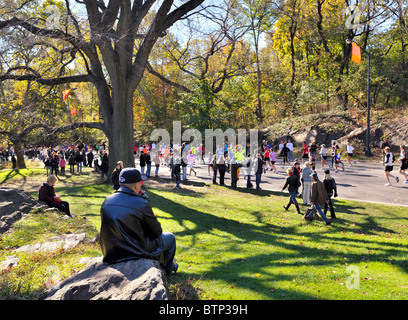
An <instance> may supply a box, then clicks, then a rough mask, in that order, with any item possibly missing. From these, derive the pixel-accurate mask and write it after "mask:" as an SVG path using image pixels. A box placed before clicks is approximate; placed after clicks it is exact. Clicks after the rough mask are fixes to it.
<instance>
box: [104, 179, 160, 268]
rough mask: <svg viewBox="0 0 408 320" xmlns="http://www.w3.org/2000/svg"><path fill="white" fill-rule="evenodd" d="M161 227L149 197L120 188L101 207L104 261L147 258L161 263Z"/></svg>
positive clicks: (113, 261)
mask: <svg viewBox="0 0 408 320" xmlns="http://www.w3.org/2000/svg"><path fill="white" fill-rule="evenodd" d="M161 234H162V227H161V225H160V222H159V221H158V220H157V218H156V216H155V215H154V214H153V210H152V207H151V206H150V203H149V201H148V200H147V199H145V198H143V197H142V196H140V195H136V193H135V192H134V191H133V190H130V189H128V188H125V187H120V188H119V190H118V191H117V192H115V193H113V194H111V195H110V196H108V197H107V198H106V199H105V201H104V202H103V204H102V207H101V233H100V245H101V249H102V253H103V261H104V262H105V263H117V262H121V261H126V260H131V259H139V258H147V259H154V260H159V261H160V262H161V263H162V251H163V250H162V248H163V244H162V240H161Z"/></svg>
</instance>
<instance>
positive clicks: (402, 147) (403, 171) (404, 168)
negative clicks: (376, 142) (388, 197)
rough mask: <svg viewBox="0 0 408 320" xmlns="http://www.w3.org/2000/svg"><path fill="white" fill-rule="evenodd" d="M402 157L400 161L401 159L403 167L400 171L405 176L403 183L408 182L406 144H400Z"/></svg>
mask: <svg viewBox="0 0 408 320" xmlns="http://www.w3.org/2000/svg"><path fill="white" fill-rule="evenodd" d="M400 150H401V151H400V157H399V159H398V161H401V167H400V170H399V172H400V173H401V174H402V175H403V176H404V177H405V181H404V182H403V183H408V177H407V174H406V173H405V170H407V169H408V151H407V149H406V147H405V145H401V146H400Z"/></svg>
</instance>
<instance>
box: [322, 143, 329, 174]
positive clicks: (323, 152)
mask: <svg viewBox="0 0 408 320" xmlns="http://www.w3.org/2000/svg"><path fill="white" fill-rule="evenodd" d="M328 152H329V150H327V148H326V145H325V144H322V147H321V148H320V156H321V159H322V170H324V163H325V161H326V159H327V153H328Z"/></svg>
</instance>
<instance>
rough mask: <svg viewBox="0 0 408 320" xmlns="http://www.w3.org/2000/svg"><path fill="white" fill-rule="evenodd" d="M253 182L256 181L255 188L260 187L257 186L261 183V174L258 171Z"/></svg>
mask: <svg viewBox="0 0 408 320" xmlns="http://www.w3.org/2000/svg"><path fill="white" fill-rule="evenodd" d="M255 183H256V188H257V189H260V188H261V187H260V186H259V185H260V184H261V174H260V173H257V174H255Z"/></svg>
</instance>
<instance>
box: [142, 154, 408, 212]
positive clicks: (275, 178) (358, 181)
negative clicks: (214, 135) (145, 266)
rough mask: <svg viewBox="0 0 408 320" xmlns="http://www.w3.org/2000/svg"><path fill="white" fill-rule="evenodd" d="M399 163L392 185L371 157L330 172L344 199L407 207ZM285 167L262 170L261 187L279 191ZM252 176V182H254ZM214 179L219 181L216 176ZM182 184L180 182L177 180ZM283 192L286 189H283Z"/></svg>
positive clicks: (164, 172) (201, 168) (163, 170)
mask: <svg viewBox="0 0 408 320" xmlns="http://www.w3.org/2000/svg"><path fill="white" fill-rule="evenodd" d="M399 167H400V165H399V164H397V165H395V166H394V171H393V172H392V174H393V175H395V176H398V177H399V179H400V182H399V183H396V181H395V179H393V178H390V180H391V184H392V186H388V187H386V186H384V184H385V183H386V180H385V176H384V167H383V165H382V164H381V163H379V162H374V161H361V162H357V165H355V166H353V167H349V165H348V164H345V171H344V172H343V171H342V170H341V169H340V170H339V172H338V173H335V172H334V170H333V169H331V175H332V177H333V178H335V180H336V183H337V186H338V189H337V191H338V195H339V196H338V198H340V199H348V200H361V201H367V202H376V203H385V204H394V205H400V206H407V207H408V184H404V183H402V182H403V181H404V180H405V179H404V177H403V176H402V175H401V174H399V173H398V171H399ZM136 168H138V169H139V170H140V166H139V165H138V161H136ZM194 168H195V170H196V171H197V176H194V174H193V175H192V176H189V175H188V173H189V171H190V169H189V168H188V167H187V178H188V179H189V180H191V181H197V182H205V183H212V176H211V177H210V176H209V175H208V166H207V165H204V164H202V163H200V164H196V165H195V166H194ZM287 168H288V167H285V169H282V167H281V166H280V165H279V164H278V165H277V169H278V174H275V173H273V172H272V171H267V172H266V174H263V175H262V179H261V188H262V189H264V190H271V191H280V190H281V188H282V186H283V185H284V183H285V179H286V176H287V175H286V172H285V170H286V169H287ZM154 169H155V167H154V166H152V171H153V172H152V173H153V176H154ZM316 172H317V173H318V176H319V179H323V177H324V171H323V170H321V166H320V163H318V164H317V166H316ZM159 176H160V177H163V178H170V171H169V168H168V167H166V166H161V167H160V169H159ZM254 180H255V179H254V177H253V179H252V183H253V185H254V186H255V181H254ZM217 182H219V180H218V178H217ZM225 184H226V185H227V186H229V185H231V180H230V174H229V173H228V172H227V173H226V174H225ZM181 185H182V184H181ZM245 187H246V180H245V179H244V177H243V176H242V177H240V179H239V180H238V188H245ZM286 192H287V190H286Z"/></svg>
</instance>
